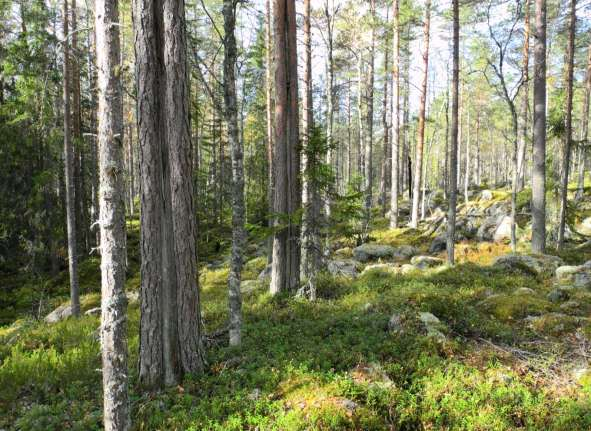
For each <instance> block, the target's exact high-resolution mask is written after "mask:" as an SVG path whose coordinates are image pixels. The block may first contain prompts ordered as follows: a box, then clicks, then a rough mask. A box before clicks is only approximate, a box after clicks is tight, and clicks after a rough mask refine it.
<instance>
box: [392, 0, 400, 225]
mask: <svg viewBox="0 0 591 431" xmlns="http://www.w3.org/2000/svg"><path fill="white" fill-rule="evenodd" d="M393 1H394V3H393V5H392V14H393V23H394V35H393V38H392V39H393V49H392V150H391V151H390V153H391V154H390V156H391V162H390V165H391V173H392V178H391V188H390V227H391V228H396V227H398V195H399V194H400V192H399V188H400V173H399V167H400V163H399V160H398V159H399V157H398V156H399V153H400V5H399V1H398V0H393Z"/></svg>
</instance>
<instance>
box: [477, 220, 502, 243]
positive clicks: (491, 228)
mask: <svg viewBox="0 0 591 431" xmlns="http://www.w3.org/2000/svg"><path fill="white" fill-rule="evenodd" d="M498 219H499V216H496V215H493V216H490V217H488V218H486V219H484V221H483V222H482V224H481V225H480V227H479V228H478V230H477V231H476V239H478V240H479V241H492V239H493V237H494V235H495V232H496V230H497V226H498V221H499V220H498Z"/></svg>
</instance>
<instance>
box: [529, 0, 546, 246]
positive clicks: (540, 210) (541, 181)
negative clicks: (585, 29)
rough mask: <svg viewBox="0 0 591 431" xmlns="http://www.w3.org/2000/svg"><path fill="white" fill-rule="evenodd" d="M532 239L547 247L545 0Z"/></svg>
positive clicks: (538, 46)
mask: <svg viewBox="0 0 591 431" xmlns="http://www.w3.org/2000/svg"><path fill="white" fill-rule="evenodd" d="M535 2H536V3H535V9H536V37H535V43H534V120H533V122H534V126H533V129H534V130H533V140H534V146H533V173H532V203H531V206H532V241H531V248H532V252H534V253H544V252H545V250H546V0H535Z"/></svg>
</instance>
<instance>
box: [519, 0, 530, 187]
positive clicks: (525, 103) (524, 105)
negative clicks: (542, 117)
mask: <svg viewBox="0 0 591 431" xmlns="http://www.w3.org/2000/svg"><path fill="white" fill-rule="evenodd" d="M529 2H530V0H525V5H524V14H525V17H524V24H523V27H524V30H523V31H524V35H523V66H522V68H521V73H522V74H523V82H524V83H523V94H522V97H521V125H520V127H519V137H518V155H517V172H518V175H519V179H518V186H517V189H518V190H522V189H523V187H524V183H525V148H526V147H527V138H526V137H527V117H528V107H529Z"/></svg>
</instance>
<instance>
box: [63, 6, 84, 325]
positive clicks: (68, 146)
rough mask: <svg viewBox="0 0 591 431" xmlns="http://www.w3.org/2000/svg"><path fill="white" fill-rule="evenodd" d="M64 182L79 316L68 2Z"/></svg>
mask: <svg viewBox="0 0 591 431" xmlns="http://www.w3.org/2000/svg"><path fill="white" fill-rule="evenodd" d="M63 10H64V45H63V46H64V85H63V87H64V89H63V90H64V181H65V185H66V187H65V188H66V224H67V233H68V267H69V271H70V301H71V303H72V314H73V315H74V316H79V315H80V289H79V287H78V247H77V243H76V189H75V183H74V148H73V145H72V134H71V133H72V125H71V113H70V41H69V38H70V32H69V29H68V27H69V26H68V23H69V17H68V16H69V9H68V0H64V4H63Z"/></svg>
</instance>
